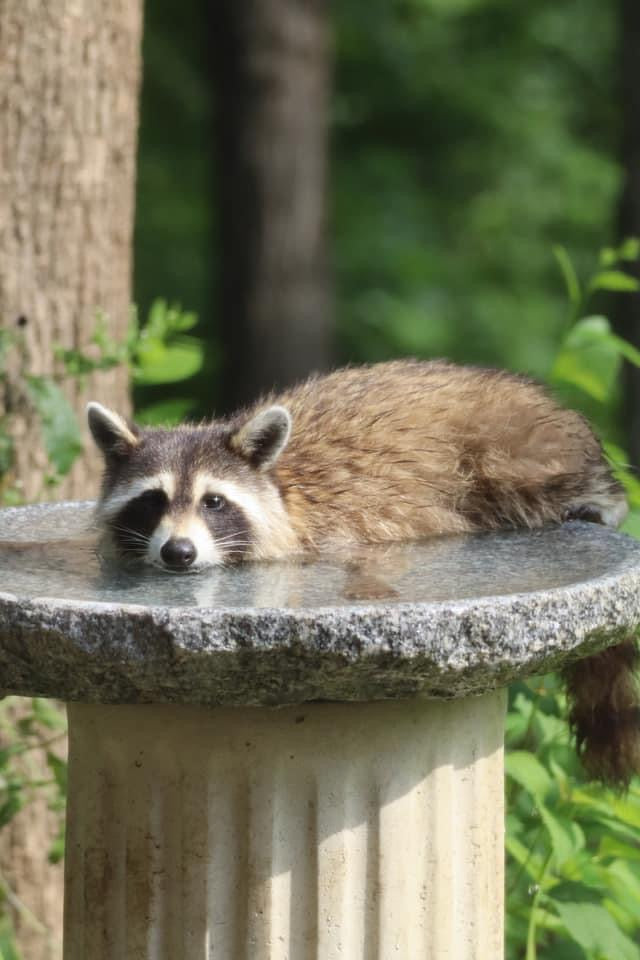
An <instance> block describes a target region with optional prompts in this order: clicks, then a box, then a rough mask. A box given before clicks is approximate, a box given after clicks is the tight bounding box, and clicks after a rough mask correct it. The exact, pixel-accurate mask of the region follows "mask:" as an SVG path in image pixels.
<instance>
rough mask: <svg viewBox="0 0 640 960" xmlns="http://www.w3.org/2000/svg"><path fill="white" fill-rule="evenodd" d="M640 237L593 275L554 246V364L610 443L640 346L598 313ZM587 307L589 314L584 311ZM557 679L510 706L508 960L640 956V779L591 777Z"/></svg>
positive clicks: (632, 480)
mask: <svg viewBox="0 0 640 960" xmlns="http://www.w3.org/2000/svg"><path fill="white" fill-rule="evenodd" d="M639 253H640V244H639V243H638V241H637V240H635V239H629V240H627V241H625V243H623V244H622V245H621V246H620V248H618V249H617V250H612V249H607V250H605V251H603V253H602V254H601V257H600V267H601V268H603V267H606V269H599V270H598V271H597V272H596V273H595V275H594V277H593V278H592V279H591V280H589V281H588V282H587V283H581V282H580V280H579V278H578V273H577V271H576V269H575V267H574V265H573V263H572V261H571V259H570V257H569V255H568V254H567V252H566V251H565V250H564V249H557V250H556V251H555V254H556V259H557V261H558V263H559V266H560V268H561V271H562V274H563V276H564V280H565V285H566V290H567V298H568V301H569V311H570V326H569V328H568V329H567V331H566V333H565V335H564V337H563V340H562V342H561V344H560V348H559V350H558V352H557V355H556V358H555V360H554V362H553V364H552V366H551V371H550V375H549V380H550V383H551V385H552V387H553V388H554V391H555V392H557V393H559V394H560V395H561V396H562V398H563V399H564V400H565V401H566V402H568V403H571V404H573V405H574V406H575V407H577V408H578V409H580V410H582V411H583V412H586V413H588V414H589V416H590V417H591V419H592V421H593V422H594V423H595V425H596V428H597V429H598V430H599V431H600V434H601V436H602V437H603V439H604V440H605V441H606V439H607V437H608V436H609V435H610V434H611V431H612V430H613V424H614V422H615V417H614V415H615V410H616V403H617V384H618V381H619V373H620V366H621V363H622V361H623V359H624V360H628V361H629V362H631V363H633V364H635V365H636V366H640V353H639V352H638V351H637V350H636V349H635V348H634V347H632V346H631V345H630V344H628V343H627V342H626V341H624V340H622V339H621V338H620V337H618V336H616V335H615V334H613V333H612V331H611V328H610V325H609V322H608V320H606V318H605V317H602V316H593V315H589V300H590V297H592V296H593V295H595V294H596V293H597V292H598V291H601V290H607V291H612V292H619V291H627V290H637V289H638V286H637V283H636V281H635V280H633V278H632V277H630V276H629V275H628V274H627V273H625V272H624V270H623V269H622V267H623V265H624V262H625V261H630V260H633V259H635V258H636V257H637V256H638V254H639ZM583 312H584V313H585V314H586V315H585V316H582V314H583ZM605 449H606V450H607V453H608V454H609V457H610V459H611V461H612V465H613V467H614V470H615V472H616V475H617V476H618V478H619V479H620V480H621V481H622V483H623V484H624V485H625V487H626V491H627V495H628V498H629V502H630V506H631V510H630V514H629V518H628V520H627V521H626V523H625V526H624V529H626V530H627V532H629V533H631V534H632V535H638V534H639V533H640V482H639V481H638V479H637V477H636V476H635V474H634V473H633V472H632V471H631V470H630V469H629V468H628V467H627V466H626V465H625V464H626V457H625V454H624V451H623V450H621V449H620V447H619V446H617V445H616V444H615V443H613V442H608V443H605ZM566 717H567V704H566V699H565V696H564V693H563V692H562V688H561V685H560V683H559V681H558V679H557V678H556V677H553V676H552V677H546V678H544V679H542V680H534V681H531V682H529V683H520V684H516V685H515V686H514V687H513V688H512V689H511V691H510V705H509V712H508V715H507V735H506V743H507V748H508V753H507V757H506V772H507V840H506V847H507V854H508V858H507V895H508V900H507V958H508V960H520V958H525V960H574V958H575V960H640V946H638V944H639V943H640V834H639V832H638V828H639V827H640V782H639V781H638V780H634V782H633V783H632V786H631V789H630V790H629V793H628V794H627V795H626V796H624V797H621V796H619V795H617V794H615V793H613V792H612V791H610V790H606V789H604V788H602V787H600V786H598V785H597V784H590V783H586V782H585V780H584V777H583V774H582V771H581V769H580V767H579V764H578V762H577V758H576V755H575V750H574V746H573V744H572V742H571V738H570V735H569V730H568V727H567V723H566Z"/></svg>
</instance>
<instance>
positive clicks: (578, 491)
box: [88, 360, 640, 783]
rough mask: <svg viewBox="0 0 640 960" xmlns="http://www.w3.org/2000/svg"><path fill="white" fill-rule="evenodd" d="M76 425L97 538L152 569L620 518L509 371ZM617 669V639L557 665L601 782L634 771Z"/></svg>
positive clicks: (375, 371) (345, 385)
mask: <svg viewBox="0 0 640 960" xmlns="http://www.w3.org/2000/svg"><path fill="white" fill-rule="evenodd" d="M88 421H89V428H90V430H91V433H92V435H93V437H94V439H95V441H96V443H97V445H98V447H99V448H100V450H101V451H102V454H103V456H104V461H105V471H104V479H103V484H102V491H101V495H100V500H99V503H98V507H97V519H98V521H99V524H100V526H101V528H102V529H103V531H104V533H105V537H106V540H107V542H108V543H109V544H110V545H111V548H112V549H113V550H115V553H116V555H117V556H118V557H122V558H124V559H133V560H135V561H138V560H140V561H142V562H145V563H148V564H152V565H154V566H156V567H159V568H161V569H163V570H166V571H170V572H190V571H197V570H201V569H203V568H205V567H208V566H212V565H216V564H227V563H235V562H239V561H244V560H269V559H278V558H283V557H290V556H292V555H295V554H301V553H304V554H308V553H313V552H315V551H321V550H331V549H337V548H344V547H345V546H346V547H349V546H350V545H352V546H354V547H355V546H356V545H357V544H361V543H381V542H389V541H402V540H415V539H420V538H424V537H430V536H435V535H441V534H451V533H467V532H474V531H481V530H492V529H499V528H509V527H529V528H534V527H540V526H542V525H544V524H547V523H561V522H563V521H566V520H569V519H572V518H581V519H586V520H591V521H594V522H598V523H603V524H608V525H611V526H617V525H618V524H619V523H620V522H621V521H622V520H623V518H624V516H625V514H626V511H627V505H626V500H625V496H624V491H623V489H622V487H621V486H620V484H619V483H618V482H617V480H616V479H615V478H614V477H613V476H612V474H611V471H610V469H609V466H608V465H607V462H606V460H605V457H604V455H603V451H602V448H601V446H600V443H599V442H598V440H597V438H596V437H595V435H594V433H593V431H592V430H591V429H590V427H589V426H588V424H587V422H586V421H585V420H584V419H583V418H582V417H581V416H580V415H579V414H578V413H575V412H574V411H571V410H565V409H563V408H561V407H560V406H558V405H557V403H556V402H555V401H554V400H553V399H552V398H551V397H550V396H549V395H548V394H547V393H546V392H545V390H544V389H543V388H542V387H541V386H540V385H538V384H537V383H535V382H533V381H532V380H529V379H527V378H525V377H522V376H518V375H515V374H512V373H507V372H504V371H498V370H488V369H480V368H474V367H459V366H456V365H453V364H450V363H448V362H445V361H432V362H419V361H411V360H403V361H394V362H390V363H382V364H374V365H371V366H363V367H348V368H345V369H342V370H337V371H335V372H333V373H330V374H328V375H324V376H313V377H311V378H310V379H309V380H307V381H306V382H304V383H302V384H300V385H298V386H295V387H293V388H291V389H290V390H287V391H285V392H283V393H281V394H279V395H272V396H269V397H266V398H264V399H262V400H260V401H259V402H258V403H256V404H255V405H254V406H252V407H250V408H248V409H246V410H243V411H241V412H239V413H237V414H236V415H235V416H232V417H230V418H227V419H219V420H212V421H211V422H208V423H203V424H199V425H187V426H180V427H176V428H172V429H160V428H153V429H147V428H144V429H141V428H139V427H137V426H136V425H135V424H133V423H129V422H127V421H126V420H125V419H123V418H122V417H121V416H119V415H118V414H117V413H114V412H113V411H111V410H108V409H106V408H105V407H103V406H101V405H100V404H97V403H91V404H89V407H88ZM635 658H636V653H635V645H634V643H633V641H631V640H630V641H628V642H627V643H625V644H623V645H621V647H615V648H613V649H611V650H608V651H605V652H604V653H601V654H598V655H596V656H594V657H591V658H589V659H588V660H587V661H583V664H578V665H576V666H575V667H573V668H571V669H570V671H569V677H568V680H569V688H570V691H571V693H572V695H573V703H574V706H573V712H572V719H573V722H574V724H575V727H576V735H577V739H578V744H579V747H580V749H581V752H582V754H583V756H584V759H585V762H586V765H587V767H588V768H590V769H591V771H592V772H594V773H596V774H597V775H599V776H601V777H602V778H603V779H606V780H608V781H610V782H622V783H624V782H626V781H627V779H628V777H629V775H630V771H631V770H632V769H635V768H636V767H637V766H639V765H640V751H639V750H638V743H637V741H638V737H637V735H636V725H637V719H636V714H635V710H636V700H635V690H634V689H633V679H632V668H633V665H634V663H635ZM589 670H591V672H589ZM603 672H604V673H606V674H607V676H608V678H609V685H608V688H607V689H606V690H605V689H603V688H602V686H599V685H598V682H597V678H598V677H599V676H601V675H602V674H603ZM594 676H595V677H596V682H594ZM587 689H588V697H587V698H586V699H585V697H584V696H583V695H582V692H583V691H584V690H587ZM612 744H613V746H612Z"/></svg>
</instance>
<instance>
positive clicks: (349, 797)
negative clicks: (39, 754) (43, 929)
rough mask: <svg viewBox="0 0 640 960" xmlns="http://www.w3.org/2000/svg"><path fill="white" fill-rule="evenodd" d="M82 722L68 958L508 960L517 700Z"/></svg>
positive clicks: (76, 718)
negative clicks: (506, 738) (508, 741)
mask: <svg viewBox="0 0 640 960" xmlns="http://www.w3.org/2000/svg"><path fill="white" fill-rule="evenodd" d="M69 722H70V768H69V777H70V784H69V798H70V801H69V810H68V818H67V830H68V833H67V859H66V900H65V952H64V958H65V960H89V958H90V960H143V958H144V960H312V958H313V960H391V958H393V957H398V958H402V960H472V958H475V960H488V958H491V960H499V958H500V957H501V956H502V938H503V815H504V811H503V766H502V764H503V756H502V743H503V724H504V697H503V694H502V692H498V693H492V694H489V695H485V696H482V697H473V698H469V699H465V700H457V701H449V702H445V701H420V700H414V701H397V702H378V703H354V704H333V703H307V704H304V705H301V706H297V707H287V708H282V709H272V708H266V707H262V708H214V709H203V708H198V707H189V706H171V705H162V706H98V705H78V704H72V705H70V706H69Z"/></svg>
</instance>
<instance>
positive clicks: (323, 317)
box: [212, 0, 333, 409]
mask: <svg viewBox="0 0 640 960" xmlns="http://www.w3.org/2000/svg"><path fill="white" fill-rule="evenodd" d="M328 10H329V8H328V5H327V4H326V3H325V2H324V0H220V3H218V4H216V5H215V6H214V8H213V13H212V18H213V21H212V23H213V26H212V29H213V39H214V44H215V50H216V56H215V62H216V65H217V91H218V125H217V131H218V142H219V146H220V152H219V160H218V172H219V195H220V216H221V222H220V238H221V239H220V245H221V254H220V307H221V318H222V319H221V334H222V338H223V341H224V347H225V370H224V373H223V393H224V396H223V401H224V405H225V407H226V408H227V409H228V408H231V407H234V406H236V405H238V404H241V403H244V402H246V401H248V400H251V399H253V398H254V397H255V396H256V395H257V394H259V393H261V392H263V391H267V390H270V389H271V388H272V387H282V386H284V385H286V384H288V383H290V382H291V381H292V380H294V379H297V378H299V377H301V376H304V375H306V374H308V373H309V372H310V371H312V370H319V369H323V368H326V367H327V366H329V364H330V362H331V356H332V345H333V344H332V341H333V324H332V318H331V305H330V299H331V298H330V284H329V275H328V269H327V262H326V241H325V219H326V210H327V148H328V116H329V74H330V57H329V27H328Z"/></svg>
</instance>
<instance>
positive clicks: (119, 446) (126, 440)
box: [87, 403, 139, 457]
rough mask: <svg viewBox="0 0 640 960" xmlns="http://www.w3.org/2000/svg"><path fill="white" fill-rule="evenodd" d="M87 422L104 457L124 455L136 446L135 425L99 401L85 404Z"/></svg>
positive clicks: (137, 440)
mask: <svg viewBox="0 0 640 960" xmlns="http://www.w3.org/2000/svg"><path fill="white" fill-rule="evenodd" d="M87 422H88V424H89V430H90V431H91V435H92V437H93V439H94V440H95V442H96V443H97V445H98V446H99V447H100V449H101V450H102V452H103V454H104V455H105V457H114V456H115V457H124V456H126V455H127V454H128V453H130V452H131V451H132V450H133V449H134V447H137V446H138V443H139V439H138V434H137V427H135V426H134V425H133V424H128V423H127V421H126V420H125V419H124V417H121V416H120V414H119V413H114V411H113V410H109V409H108V408H107V407H103V406H102V404H101V403H88V404H87Z"/></svg>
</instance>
